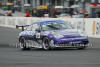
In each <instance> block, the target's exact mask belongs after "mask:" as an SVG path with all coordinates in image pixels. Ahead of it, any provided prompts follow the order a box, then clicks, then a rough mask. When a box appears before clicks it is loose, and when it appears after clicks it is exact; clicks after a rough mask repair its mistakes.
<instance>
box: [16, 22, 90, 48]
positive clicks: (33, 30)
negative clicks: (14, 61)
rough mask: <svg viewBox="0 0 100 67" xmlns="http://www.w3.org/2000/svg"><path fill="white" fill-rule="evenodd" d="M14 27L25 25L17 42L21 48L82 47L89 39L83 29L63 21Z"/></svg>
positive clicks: (84, 46) (85, 45)
mask: <svg viewBox="0 0 100 67" xmlns="http://www.w3.org/2000/svg"><path fill="white" fill-rule="evenodd" d="M16 27H17V28H18V27H22V29H24V27H27V28H26V29H25V30H24V31H22V32H21V33H20V34H19V43H20V47H21V49H22V50H29V49H30V48H43V49H46V50H50V49H52V48H57V47H60V48H67V47H75V48H78V49H84V48H86V47H87V45H88V43H89V40H88V36H87V34H86V33H85V32H84V31H81V30H78V29H73V28H72V27H71V26H70V25H69V24H67V23H66V22H65V21H45V22H36V23H33V24H32V25H16Z"/></svg>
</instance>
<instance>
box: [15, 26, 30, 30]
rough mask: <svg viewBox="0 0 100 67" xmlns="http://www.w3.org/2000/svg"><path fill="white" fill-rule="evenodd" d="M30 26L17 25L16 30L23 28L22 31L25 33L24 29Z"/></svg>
mask: <svg viewBox="0 0 100 67" xmlns="http://www.w3.org/2000/svg"><path fill="white" fill-rule="evenodd" d="M28 26H29V25H16V29H18V28H19V27H21V28H22V31H24V27H28Z"/></svg>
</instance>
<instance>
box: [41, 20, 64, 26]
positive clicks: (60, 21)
mask: <svg viewBox="0 0 100 67" xmlns="http://www.w3.org/2000/svg"><path fill="white" fill-rule="evenodd" d="M49 23H65V21H62V20H53V21H43V22H40V25H45V24H49Z"/></svg>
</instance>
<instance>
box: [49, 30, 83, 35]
mask: <svg viewBox="0 0 100 67" xmlns="http://www.w3.org/2000/svg"><path fill="white" fill-rule="evenodd" d="M79 31H81V30H77V29H67V30H53V31H49V32H51V33H52V34H60V35H63V36H64V37H80V36H81V35H80V32H79Z"/></svg>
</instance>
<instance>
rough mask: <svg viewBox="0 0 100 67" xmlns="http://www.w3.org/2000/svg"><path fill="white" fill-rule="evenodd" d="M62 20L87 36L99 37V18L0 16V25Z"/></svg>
mask: <svg viewBox="0 0 100 67" xmlns="http://www.w3.org/2000/svg"><path fill="white" fill-rule="evenodd" d="M51 20H63V21H66V22H67V23H69V24H70V25H71V26H72V27H73V28H75V29H81V30H83V31H85V32H86V33H87V34H88V36H89V37H96V38H100V19H99V18H68V19H66V18H32V17H30V18H26V17H0V26H4V27H11V28H15V27H16V25H30V24H32V23H34V22H42V21H51Z"/></svg>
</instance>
